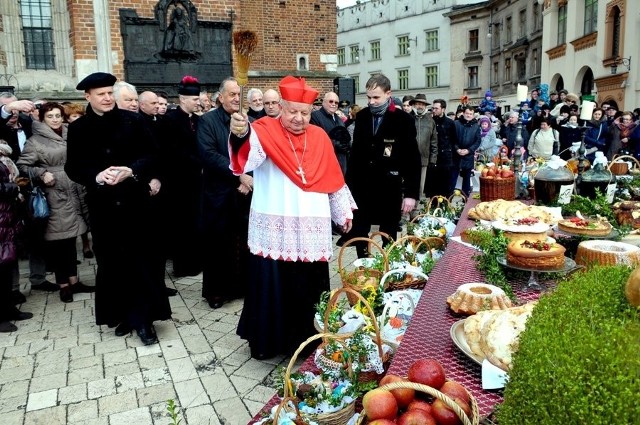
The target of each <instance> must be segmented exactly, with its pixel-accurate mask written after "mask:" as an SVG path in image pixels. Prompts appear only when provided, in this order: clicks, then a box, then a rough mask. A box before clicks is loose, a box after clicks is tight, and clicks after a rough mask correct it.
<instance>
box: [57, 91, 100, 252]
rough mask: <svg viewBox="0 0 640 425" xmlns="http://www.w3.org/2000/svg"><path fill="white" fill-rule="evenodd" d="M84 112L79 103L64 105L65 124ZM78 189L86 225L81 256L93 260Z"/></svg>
mask: <svg viewBox="0 0 640 425" xmlns="http://www.w3.org/2000/svg"><path fill="white" fill-rule="evenodd" d="M84 112H85V110H84V105H81V104H80V103H67V104H66V105H64V114H65V115H66V117H67V120H66V122H67V124H71V123H72V122H74V121H75V120H77V119H78V118H80V117H81V116H83V115H84ZM80 188H81V189H80V198H81V199H80V200H81V201H82V202H81V204H80V205H81V206H82V207H83V208H82V218H84V222H85V223H86V224H87V231H86V232H84V233H83V234H82V235H80V236H81V238H82V255H83V256H84V258H85V259H86V258H93V251H92V250H91V242H89V231H90V230H91V229H90V226H89V210H88V209H87V208H85V206H86V204H85V202H84V198H85V196H86V195H87V190H86V189H85V188H84V186H80Z"/></svg>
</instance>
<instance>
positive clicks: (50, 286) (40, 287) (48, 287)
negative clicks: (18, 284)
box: [31, 280, 60, 292]
mask: <svg viewBox="0 0 640 425" xmlns="http://www.w3.org/2000/svg"><path fill="white" fill-rule="evenodd" d="M31 289H32V290H34V291H46V292H56V291H58V290H60V286H58V285H57V284H55V283H53V282H49V281H48V280H45V281H44V282H42V283H39V284H37V285H34V284H31Z"/></svg>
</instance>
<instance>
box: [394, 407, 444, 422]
mask: <svg viewBox="0 0 640 425" xmlns="http://www.w3.org/2000/svg"><path fill="white" fill-rule="evenodd" d="M396 423H397V424H398V425H437V424H436V420H435V419H433V416H431V415H430V414H429V413H427V412H425V411H424V410H420V409H413V410H407V411H406V412H405V413H403V414H402V415H400V417H399V418H398V420H397V421H396Z"/></svg>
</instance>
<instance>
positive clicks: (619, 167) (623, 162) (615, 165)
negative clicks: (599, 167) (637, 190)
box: [609, 155, 640, 176]
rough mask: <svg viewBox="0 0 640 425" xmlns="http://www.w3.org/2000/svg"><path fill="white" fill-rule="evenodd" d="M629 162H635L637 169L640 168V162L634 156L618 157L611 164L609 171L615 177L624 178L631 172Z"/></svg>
mask: <svg viewBox="0 0 640 425" xmlns="http://www.w3.org/2000/svg"><path fill="white" fill-rule="evenodd" d="M628 161H633V162H634V163H635V166H636V168H640V162H639V161H638V160H637V159H636V158H635V157H634V156H633V155H616V156H614V157H613V159H612V160H611V162H610V163H609V171H611V174H613V175H615V176H622V175H625V174H627V173H628V172H629V163H628Z"/></svg>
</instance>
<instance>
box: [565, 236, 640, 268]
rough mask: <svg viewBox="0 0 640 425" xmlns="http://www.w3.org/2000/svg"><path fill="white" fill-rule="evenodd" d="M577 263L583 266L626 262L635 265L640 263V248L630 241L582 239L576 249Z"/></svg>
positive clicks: (628, 264)
mask: <svg viewBox="0 0 640 425" xmlns="http://www.w3.org/2000/svg"><path fill="white" fill-rule="evenodd" d="M576 264H580V265H582V266H587V267H589V266H592V265H594V264H600V265H607V266H610V265H615V264H625V265H627V266H631V267H635V266H637V265H639V264H640V248H639V247H637V246H636V245H631V244H629V243H624V242H617V241H610V240H591V241H582V242H580V244H579V245H578V250H577V251H576Z"/></svg>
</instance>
